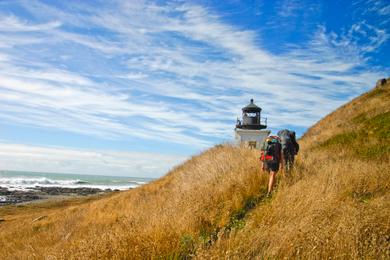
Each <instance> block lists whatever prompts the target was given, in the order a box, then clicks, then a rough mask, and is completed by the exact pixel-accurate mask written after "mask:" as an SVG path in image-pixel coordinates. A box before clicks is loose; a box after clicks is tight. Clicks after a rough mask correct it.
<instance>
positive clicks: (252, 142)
mask: <svg viewBox="0 0 390 260" xmlns="http://www.w3.org/2000/svg"><path fill="white" fill-rule="evenodd" d="M266 128H267V119H265V120H264V122H261V108H260V107H258V106H256V105H255V104H254V103H253V99H251V102H250V104H249V105H247V106H246V107H244V108H242V121H241V120H238V119H237V124H236V128H235V130H234V131H235V141H236V144H237V145H245V146H248V147H251V148H255V149H260V148H261V146H262V144H263V142H264V140H265V138H267V136H268V135H269V134H270V133H271V131H270V130H266Z"/></svg>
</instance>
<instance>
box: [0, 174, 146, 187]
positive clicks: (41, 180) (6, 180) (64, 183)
mask: <svg viewBox="0 0 390 260" xmlns="http://www.w3.org/2000/svg"><path fill="white" fill-rule="evenodd" d="M142 184H144V183H141V182H140V183H137V182H134V183H115V184H113V183H105V184H102V183H90V182H88V181H86V180H80V179H71V180H60V179H50V178H47V177H24V176H18V177H0V187H4V188H7V189H9V190H31V189H32V188H34V187H36V186H40V187H63V188H81V187H83V188H84V187H85V188H98V189H102V190H104V189H112V190H114V189H117V190H127V189H129V188H136V187H138V186H140V185H142Z"/></svg>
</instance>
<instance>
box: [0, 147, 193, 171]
mask: <svg viewBox="0 0 390 260" xmlns="http://www.w3.org/2000/svg"><path fill="white" fill-rule="evenodd" d="M186 159H187V158H186V157H185V156H179V155H169V154H161V153H142V152H115V151H106V150H105V151H91V150H80V149H69V148H61V147H41V146H31V145H22V144H10V143H0V170H15V171H19V170H26V169H27V170H29V171H37V172H59V171H61V172H64V173H73V174H92V175H94V174H95V175H114V176H137V177H159V176H162V175H163V174H165V173H166V172H167V171H169V170H170V169H171V168H172V167H173V166H174V165H178V164H179V163H181V162H183V161H184V160H186Z"/></svg>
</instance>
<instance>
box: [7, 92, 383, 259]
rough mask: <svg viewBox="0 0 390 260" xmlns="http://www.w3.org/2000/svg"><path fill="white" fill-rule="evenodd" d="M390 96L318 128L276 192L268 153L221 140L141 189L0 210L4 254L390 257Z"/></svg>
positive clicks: (356, 106)
mask: <svg viewBox="0 0 390 260" xmlns="http://www.w3.org/2000/svg"><path fill="white" fill-rule="evenodd" d="M389 103H390V87H389V86H388V85H387V86H385V87H382V88H377V89H375V90H373V91H371V92H369V93H367V94H364V95H362V96H361V97H359V98H357V99H355V100H353V101H352V102H351V103H349V104H347V105H345V106H343V107H341V108H340V109H338V110H337V111H335V112H334V113H332V114H330V115H329V116H327V117H326V118H324V119H323V120H321V121H320V122H318V123H317V124H316V125H315V126H313V127H312V128H311V129H310V130H309V131H308V132H307V133H306V134H305V135H304V137H303V138H302V140H301V141H300V144H301V153H300V155H299V158H298V161H297V165H296V168H295V171H294V172H293V173H292V175H291V176H287V177H286V176H283V175H280V176H279V177H278V181H279V182H278V187H277V191H276V193H275V195H274V196H273V198H272V199H264V197H263V195H264V193H265V188H266V182H267V176H266V174H261V173H260V172H259V163H258V156H259V154H258V152H257V151H254V150H248V149H245V148H234V147H231V146H217V147H215V148H212V149H210V150H208V151H206V152H204V153H202V154H201V155H199V156H196V157H193V158H192V159H190V160H189V161H187V162H186V163H184V164H183V165H181V166H179V167H177V168H175V169H173V170H172V171H171V172H170V173H168V174H167V175H166V176H164V177H163V178H161V179H160V180H157V181H155V182H153V183H150V184H147V185H145V186H143V187H140V188H137V189H134V190H131V191H127V192H120V193H117V194H113V195H111V196H107V197H104V198H101V199H96V200H92V201H90V200H87V201H70V202H67V205H65V206H63V205H61V204H58V205H56V204H54V205H52V204H42V205H40V206H39V207H31V206H24V207H3V208H0V216H1V217H2V218H4V219H5V221H3V222H0V258H1V259H8V258H12V259H15V258H16V259H17V258H19V259H22V258H37V259H41V258H45V257H56V258H57V259H61V258H66V259H72V258H73V259H75V258H129V259H134V258H153V257H164V258H165V257H186V256H195V257H198V258H226V257H230V258H254V257H258V258H261V257H271V258H282V257H294V256H301V257H304V258H307V257H311V258H323V257H343V258H345V257H353V258H357V257H367V258H389V257H390V253H389V234H390V204H389V201H390V200H389V199H390V198H389V195H390V193H389V188H390V178H389V177H390V173H389V170H388V169H389V168H390V167H389V166H390V161H389V154H390V137H389V133H390V129H389V127H390V123H389V120H390V116H389V115H390V104H389ZM40 216H46V217H45V218H42V219H41V220H39V221H34V222H33V220H34V219H36V218H37V217H40Z"/></svg>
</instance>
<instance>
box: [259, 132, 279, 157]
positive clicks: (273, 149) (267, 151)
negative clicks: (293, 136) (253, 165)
mask: <svg viewBox="0 0 390 260" xmlns="http://www.w3.org/2000/svg"><path fill="white" fill-rule="evenodd" d="M281 150H282V145H281V144H280V139H279V137H277V136H269V137H267V139H265V141H264V143H263V146H262V147H261V156H260V160H261V161H263V162H269V163H279V161H280V156H281Z"/></svg>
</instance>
